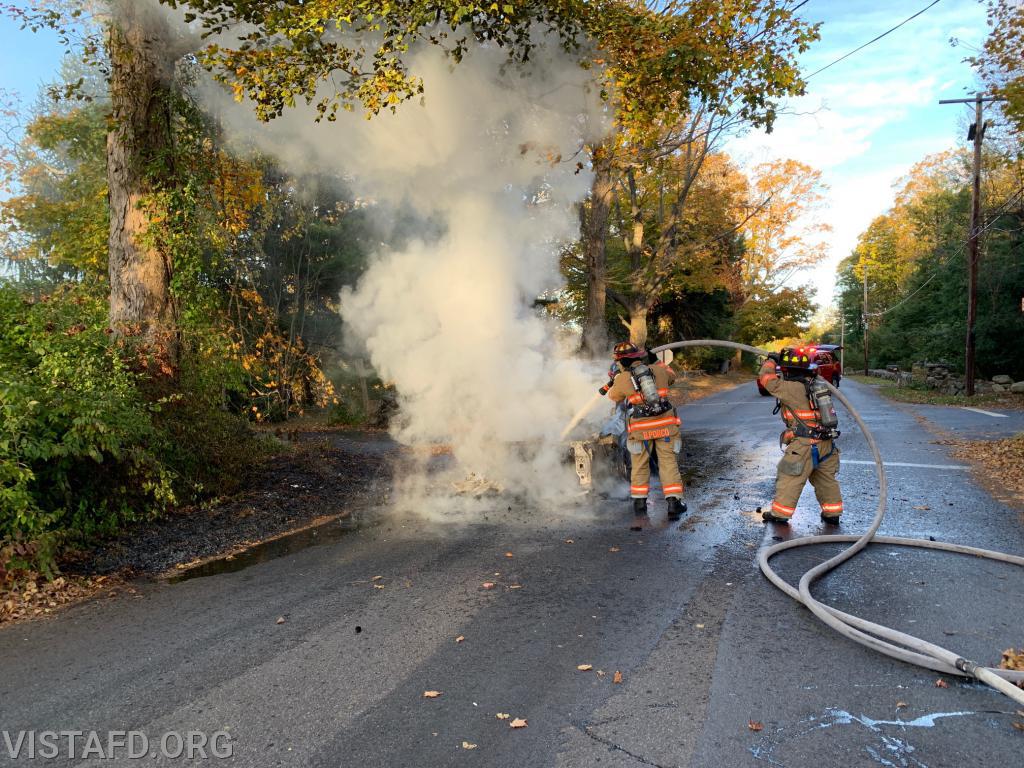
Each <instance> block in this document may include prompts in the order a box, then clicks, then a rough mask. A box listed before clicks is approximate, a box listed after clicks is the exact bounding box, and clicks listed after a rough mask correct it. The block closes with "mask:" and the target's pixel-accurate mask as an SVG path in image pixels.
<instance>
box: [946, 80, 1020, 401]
mask: <svg viewBox="0 0 1024 768" xmlns="http://www.w3.org/2000/svg"><path fill="white" fill-rule="evenodd" d="M986 101H1004V99H1002V98H1000V97H997V96H983V95H982V94H980V93H979V94H977V95H975V97H974V98H972V99H943V100H942V101H940V102H939V104H970V103H973V104H974V124H973V125H972V126H971V127H970V130H968V131H967V139H968V141H970V140H973V141H974V163H973V169H972V174H971V175H972V181H971V228H970V236H969V238H968V240H967V340H966V344H965V349H964V389H965V391H966V394H967V397H974V324H975V321H976V320H977V318H978V240H979V237H980V235H981V142H982V139H984V137H985V123H984V122H983V121H982V119H981V105H982V103H984V102H986Z"/></svg>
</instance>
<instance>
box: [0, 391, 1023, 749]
mask: <svg viewBox="0 0 1024 768" xmlns="http://www.w3.org/2000/svg"><path fill="white" fill-rule="evenodd" d="M843 390H844V392H846V393H847V394H848V395H849V396H850V397H851V398H852V399H853V400H854V402H855V404H856V405H857V407H858V408H859V409H861V411H862V414H863V416H864V417H865V419H866V421H867V422H868V423H869V424H870V425H871V426H872V428H873V430H874V431H875V434H876V436H877V438H878V439H879V442H880V444H881V448H882V452H883V455H884V456H885V457H886V460H887V461H888V462H890V467H889V472H890V477H891V498H890V501H891V505H892V513H891V515H890V516H889V518H888V519H887V522H886V524H885V525H884V527H883V532H884V533H890V534H896V535H912V536H929V535H930V536H934V537H935V538H937V539H945V540H955V541H960V542H963V543H968V544H973V545H977V546H983V547H990V548H994V549H1000V550H1003V551H1007V552H1011V553H1014V554H1018V555H1020V554H1024V536H1022V531H1024V520H1022V517H1021V515H1020V513H1019V512H1016V511H1013V510H1011V509H1009V508H1007V507H1005V506H1002V505H1001V504H999V503H998V502H996V501H994V500H993V499H992V498H990V497H989V496H988V495H987V494H986V493H985V492H983V491H982V490H980V489H979V487H977V486H976V485H975V484H974V483H972V481H971V479H970V474H969V473H968V471H967V470H966V468H964V467H963V466H962V465H960V463H959V462H958V461H956V460H953V459H951V458H950V457H949V456H948V455H947V454H946V452H945V449H944V447H943V446H942V445H939V444H936V443H935V442H934V441H935V439H936V437H935V435H934V434H933V433H931V432H930V431H928V430H927V429H926V428H925V426H924V425H923V424H922V422H921V420H920V417H921V415H922V413H921V410H922V409H920V408H917V407H910V406H896V405H893V404H891V403H888V402H885V401H883V400H881V399H880V398H879V397H878V396H877V395H875V394H874V392H873V391H872V390H871V389H870V388H869V387H865V386H858V385H856V384H854V383H852V382H850V383H844V385H843ZM772 405H773V401H771V400H769V399H767V398H760V397H758V396H757V394H756V392H755V389H754V386H753V384H750V385H746V386H744V387H742V388H740V389H737V390H733V391H730V392H726V393H722V394H719V395H717V396H714V397H711V398H708V399H705V400H702V401H699V402H697V403H695V404H693V405H691V406H688V407H685V408H683V409H681V412H680V415H681V416H682V418H683V427H684V434H685V436H686V438H687V442H686V448H685V450H686V451H687V459H686V466H687V468H688V475H689V480H690V486H691V487H690V488H689V490H688V498H687V501H688V503H689V505H690V510H691V514H690V516H689V517H688V519H686V520H684V521H683V523H682V524H681V525H673V526H668V525H666V524H664V520H663V503H662V502H661V500H660V498H658V499H657V512H656V516H655V526H654V527H653V529H651V530H649V531H646V532H644V533H640V534H637V533H631V532H629V531H628V530H627V522H628V519H629V518H628V510H627V504H626V502H624V501H621V500H615V499H609V500H605V501H598V502H596V503H595V504H590V505H581V506H579V507H577V508H574V509H567V510H558V511H554V510H536V509H519V508H516V509H512V510H507V509H504V510H503V511H497V510H496V511H495V512H493V513H491V514H489V515H488V518H487V519H486V520H482V521H480V522H478V523H475V524H472V525H466V524H460V525H439V524H437V523H436V522H430V523H427V522H424V521H422V520H409V519H405V520H401V519H396V518H390V517H387V516H386V515H384V516H380V517H376V516H373V515H367V516H364V517H363V518H362V519H361V524H360V525H359V526H358V527H356V528H354V529H353V530H351V531H350V532H348V533H346V534H344V535H340V536H338V537H337V538H336V540H333V541H330V542H329V543H325V544H321V545H319V546H313V547H309V548H305V549H302V550H300V551H298V552H293V553H290V554H288V555H287V556H284V557H280V558H276V559H272V560H269V561H266V562H262V563H259V564H256V565H253V566H252V567H248V568H245V569H242V570H238V571H235V572H231V573H222V574H218V575H214V576H208V577H204V578H196V579H192V580H189V581H183V582H181V583H177V584H165V583H161V584H146V585H143V586H142V587H141V588H140V593H141V594H140V596H139V597H136V598H123V599H122V598H119V599H114V600H106V601H95V602H92V603H88V604H85V605H82V606H79V607H77V608H74V609H71V610H69V611H66V612H63V613H62V614H60V615H59V616H58V617H56V618H55V619H53V620H50V621H45V622H37V623H29V624H22V625H16V626H12V627H8V628H5V629H0V730H5V731H8V732H9V733H11V734H12V735H13V736H16V735H17V732H19V731H23V730H25V731H27V730H34V731H37V732H38V731H44V730H49V731H62V730H63V731H67V730H76V731H89V730H97V731H101V732H103V733H104V734H105V733H106V732H107V731H110V730H139V731H143V732H145V733H146V734H147V736H148V738H149V739H150V743H151V744H158V743H159V741H160V738H161V735H162V734H165V733H169V732H177V733H185V732H188V731H199V732H205V733H207V734H212V733H214V732H216V731H225V730H226V731H227V732H228V733H230V735H231V745H232V752H233V756H232V757H231V758H230V759H226V760H219V761H218V760H211V762H213V763H217V762H221V763H225V764H232V765H245V766H260V767H263V766H275V765H296V766H305V765H309V766H337V767H339V768H341V767H343V766H354V767H359V768H363V767H367V768H368V767H371V766H388V767H389V768H390V767H398V766H403V767H404V766H449V765H452V766H462V765H466V766H485V765H489V766H517V767H518V766H530V767H533V766H566V767H568V766H580V767H584V766H585V767H587V768H592V767H593V766H615V767H620V766H621V767H626V766H644V765H654V766H707V767H708V768H719V767H721V766H729V767H732V766H786V767H787V768H800V767H804V766H806V767H811V766H813V767H814V768H820V767H822V766H844V768H846V767H849V766H910V767H912V768H923V767H925V766H927V767H928V768H939V767H940V766H950V767H953V766H955V767H956V768H961V767H962V766H1010V765H1020V764H1021V759H1022V758H1021V754H1022V748H1024V732H1022V731H1019V730H1016V729H1014V728H1013V727H1012V726H1011V723H1012V722H1013V720H1014V719H1018V720H1019V719H1020V718H1015V717H1014V715H1013V710H1014V707H1013V705H1012V703H1011V702H1010V701H1009V700H1007V699H1005V698H1004V697H1002V696H1000V695H998V694H996V693H993V692H991V691H989V690H988V689H986V688H985V687H983V686H980V685H977V684H971V683H967V682H964V681H959V680H956V679H950V680H949V681H948V687H945V688H943V687H937V686H936V684H935V683H936V679H937V675H935V674H932V673H929V672H927V671H924V670H920V669H917V668H915V667H910V666H907V665H904V664H902V663H899V662H895V661H891V660H889V659H887V658H884V657H882V656H879V655H877V654H875V653H873V652H870V651H868V650H866V649H862V648H861V647H859V646H856V645H853V644H851V643H849V642H848V641H845V640H843V639H841V638H840V637H838V636H837V635H835V634H833V633H832V632H831V631H830V630H828V629H827V628H825V627H824V626H822V625H821V624H819V623H818V621H817V620H816V619H814V618H813V616H811V614H810V613H809V612H808V611H806V610H805V609H803V608H801V607H799V606H798V605H796V604H795V603H792V602H791V601H790V600H789V599H788V598H786V597H785V596H784V595H782V594H781V593H779V592H777V591H776V590H775V589H774V588H773V587H772V586H771V585H770V584H768V583H767V581H766V580H765V579H764V578H763V577H762V576H761V575H760V573H759V571H758V570H757V567H756V564H755V560H754V558H755V552H756V549H757V548H758V547H759V546H760V545H761V544H762V543H763V542H764V541H770V540H771V539H772V538H773V537H774V536H788V535H794V536H797V535H805V534H809V533H813V532H818V531H820V530H821V529H822V526H821V525H820V524H819V522H818V515H817V510H816V507H815V504H814V500H813V496H812V494H811V492H810V490H809V489H808V490H807V491H806V492H805V495H804V498H803V501H802V502H801V505H800V508H799V511H798V513H797V519H796V520H795V522H794V524H793V525H792V526H791V528H792V530H791V531H789V532H787V531H786V530H785V529H784V528H779V527H777V526H765V525H764V524H763V523H762V522H760V519H759V518H758V517H757V516H756V515H755V514H753V510H754V509H755V507H756V506H758V505H761V504H764V503H765V502H767V501H770V498H771V488H772V479H773V477H774V463H775V461H776V460H777V457H778V451H777V447H776V441H777V435H778V432H779V430H780V425H779V422H778V420H777V417H773V416H772V415H771V409H772ZM965 414H966V415H965ZM924 415H927V414H924ZM955 418H956V419H957V420H958V421H957V423H958V424H961V425H962V424H963V423H964V422H962V421H961V420H964V419H975V420H976V424H977V429H978V430H979V431H981V430H983V429H984V428H988V427H990V426H991V425H990V424H989V423H988V422H989V421H1005V420H1001V419H998V418H994V417H990V416H986V415H984V414H978V413H972V412H967V411H964V412H963V413H957V414H956V416H955ZM986 420H987V421H986ZM850 425H851V420H849V419H847V420H845V426H846V428H847V429H846V432H845V434H844V436H843V437H842V439H841V441H840V444H841V446H842V450H843V461H844V467H843V470H842V473H841V476H840V477H841V481H842V483H843V487H844V491H845V495H846V500H847V509H848V511H847V514H846V516H845V518H844V525H843V528H844V530H845V531H847V532H855V531H859V530H862V529H863V528H864V527H865V526H866V525H867V522H868V520H869V519H870V517H871V515H872V512H873V510H874V506H875V501H876V490H875V484H874V473H873V470H872V467H871V466H870V464H869V463H867V462H868V460H869V458H870V457H869V456H868V453H867V449H866V447H865V445H864V441H863V439H862V438H861V436H860V435H859V434H858V433H857V431H856V429H855V428H854V427H851V426H850ZM971 428H972V429H973V427H971ZM859 462H864V463H859ZM569 540H571V542H572V543H569ZM509 552H510V553H512V557H507V556H506V553H509ZM827 554H829V553H827V552H825V551H823V550H820V549H819V550H817V551H796V552H793V553H785V554H783V555H781V556H780V557H779V558H778V561H779V563H780V565H781V568H782V570H783V572H784V573H786V574H788V575H790V576H791V577H792V579H793V580H794V581H795V580H796V578H798V576H799V574H800V573H802V571H803V570H805V569H806V568H807V567H808V566H809V564H811V563H812V562H817V561H818V560H819V559H820V558H824V557H825V556H827ZM376 576H380V577H382V578H379V579H376V580H374V577H376ZM483 582H493V583H494V584H495V586H494V587H493V588H492V589H484V588H483V587H482V586H481V585H482V584H483ZM817 594H820V595H822V596H824V597H825V598H826V600H827V601H829V602H831V603H832V604H834V605H836V606H838V607H840V608H842V609H844V610H849V611H852V612H855V613H858V614H860V615H863V616H866V617H868V618H871V619H873V620H876V621H881V622H883V623H886V624H889V625H891V626H894V627H898V628H902V629H905V630H906V631H909V632H912V633H914V634H917V635H920V636H922V637H925V638H927V639H930V640H933V641H936V642H939V643H941V644H944V645H947V646H948V647H951V648H954V649H956V650H958V651H959V652H960V653H961V654H962V655H964V656H966V657H969V658H974V659H976V660H978V661H982V662H987V663H994V662H997V661H998V659H999V654H1000V652H1001V651H1002V650H1003V649H1004V648H1007V647H1010V646H1016V647H1022V646H1024V608H1022V606H1024V573H1021V572H1020V571H1019V569H1014V568H1012V567H1010V566H1004V565H1000V564H997V563H991V562H982V561H976V560H972V559H969V558H966V557H960V556H955V555H945V554H931V553H926V552H919V551H906V550H899V549H896V548H890V547H876V548H872V549H870V550H869V551H868V552H867V553H865V554H863V555H861V556H860V557H858V558H857V559H856V560H854V561H853V562H851V563H849V564H847V565H845V566H843V567H842V568H841V569H840V570H839V571H838V572H837V573H835V574H832V575H830V576H829V577H828V578H827V579H826V580H825V582H824V583H823V584H822V585H821V586H820V587H819V588H818V589H817ZM279 617H283V618H284V619H285V621H284V623H281V624H278V623H277V621H278V618H279ZM460 636H461V637H463V638H464V639H463V640H462V641H461V642H456V638H457V637H460ZM582 664H590V665H592V667H593V668H592V669H591V670H590V671H579V670H578V669H577V666H578V665H582ZM598 670H600V672H601V673H603V674H599V673H598ZM616 672H621V675H622V678H621V682H620V683H616V682H615V679H616V676H615V673H616ZM428 690H435V691H440V692H441V695H440V696H439V697H437V698H433V699H425V698H423V692H424V691H428ZM498 713H504V714H509V715H510V716H511V718H510V719H507V720H504V719H499V718H498V717H497V714H498ZM512 718H524V719H526V720H527V722H528V726H527V727H525V728H521V729H513V728H511V727H510V722H511V719H512ZM751 722H754V723H755V724H757V723H759V724H761V726H762V730H753V729H751V727H750V723H751ZM104 738H105V736H104ZM169 745H170V746H171V747H173V746H174V742H173V740H172V741H171V742H170V743H169ZM470 745H475V747H472V748H467V746H470ZM6 749H7V748H6V746H5V745H4V744H3V743H2V742H0V755H4V757H3V758H0V759H2V760H8V758H7V757H6ZM154 751H155V752H156V756H155V757H152V758H147V759H146V760H145V761H144V762H145V764H152V765H175V764H181V763H182V762H184V761H183V760H173V759H170V758H166V757H163V756H162V755H160V754H159V750H154ZM63 754H65V755H66V750H65V751H64V752H63ZM10 762H11V763H12V764H17V765H36V764H40V763H45V764H73V763H75V762H76V761H71V760H68V759H63V760H54V761H41V760H39V759H36V760H30V759H28V758H27V756H26V755H24V754H23V755H22V758H21V759H19V760H15V761H10ZM86 762H87V764H92V765H114V764H121V763H123V764H139V761H135V762H128V761H111V760H99V759H94V760H92V761H86Z"/></svg>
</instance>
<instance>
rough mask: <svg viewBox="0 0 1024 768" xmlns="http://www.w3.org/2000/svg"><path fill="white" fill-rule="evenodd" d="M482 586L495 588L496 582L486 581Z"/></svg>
mask: <svg viewBox="0 0 1024 768" xmlns="http://www.w3.org/2000/svg"><path fill="white" fill-rule="evenodd" d="M480 586H481V587H483V588H484V589H494V582H493V581H485V582H484V583H483V584H481V585H480Z"/></svg>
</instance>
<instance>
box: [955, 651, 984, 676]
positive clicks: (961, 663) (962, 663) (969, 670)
mask: <svg viewBox="0 0 1024 768" xmlns="http://www.w3.org/2000/svg"><path fill="white" fill-rule="evenodd" d="M955 666H956V668H957V669H959V670H960V671H961V672H965V673H966V674H968V675H970V676H971V677H974V676H975V674H974V671H975V670H976V669H977V668H978V665H977V663H976V662H973V661H968V660H967V659H965V658H963V657H962V656H961V657H960V658H959V659H957V660H956V664H955Z"/></svg>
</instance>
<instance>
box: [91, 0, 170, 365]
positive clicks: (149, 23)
mask: <svg viewBox="0 0 1024 768" xmlns="http://www.w3.org/2000/svg"><path fill="white" fill-rule="evenodd" d="M113 6H114V11H115V18H116V19H117V20H116V21H114V22H112V24H111V28H110V38H109V53H110V101H111V128H110V131H109V132H108V134H107V183H108V187H109V202H110V235H109V249H110V267H109V269H110V327H111V328H112V329H113V331H114V333H115V334H117V335H118V336H121V337H123V338H129V339H135V340H137V341H139V342H141V345H142V348H143V349H144V350H145V351H146V352H147V353H149V354H152V355H154V356H155V358H156V359H157V360H158V361H161V362H164V363H166V364H167V365H169V366H173V365H174V363H175V361H176V353H177V343H176V341H177V336H176V330H175V311H174V304H173V300H172V296H171V290H170V282H171V274H172V264H171V254H170V253H168V252H167V250H166V248H165V247H164V246H162V245H161V243H160V238H159V237H157V236H156V233H154V232H150V225H151V223H152V220H153V217H154V213H155V210H154V207H153V198H152V196H153V195H154V193H156V192H158V191H160V190H161V189H163V188H164V186H163V185H162V184H161V181H162V180H165V179H167V178H168V177H169V176H170V173H171V171H170V169H171V168H172V165H171V164H172V162H173V159H172V144H171V101H170V98H169V97H170V88H171V80H172V76H173V69H174V64H173V60H172V59H171V57H170V55H169V52H168V42H167V40H168V36H167V26H166V23H165V21H164V19H163V16H162V15H161V14H160V13H158V12H155V11H152V10H148V9H147V8H145V7H142V6H143V4H142V3H137V2H132V0H117V2H114V3H113ZM162 367H166V366H162Z"/></svg>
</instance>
